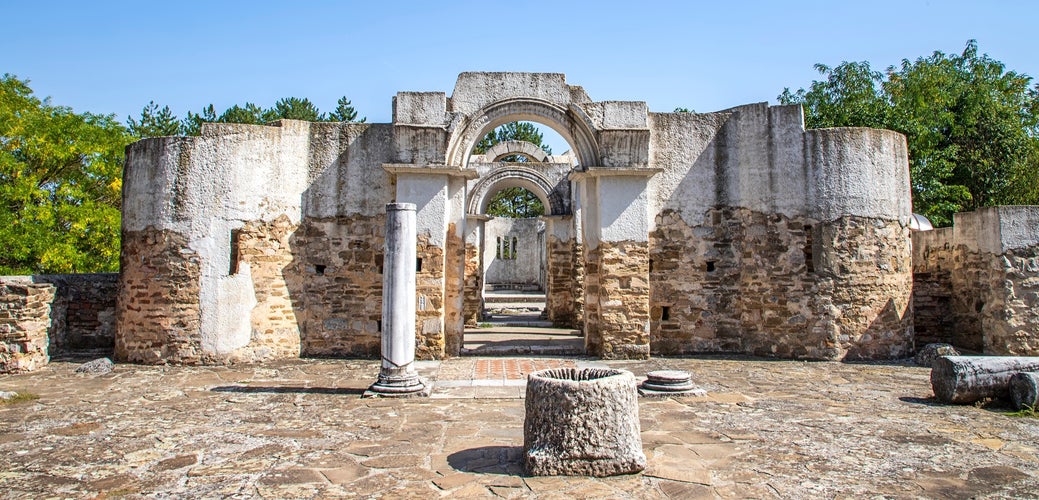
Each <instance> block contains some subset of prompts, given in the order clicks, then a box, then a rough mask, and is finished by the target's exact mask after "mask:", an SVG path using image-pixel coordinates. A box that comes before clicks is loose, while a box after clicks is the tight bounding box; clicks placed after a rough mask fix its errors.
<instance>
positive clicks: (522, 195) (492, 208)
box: [487, 187, 545, 219]
mask: <svg viewBox="0 0 1039 500" xmlns="http://www.w3.org/2000/svg"><path fill="white" fill-rule="evenodd" d="M487 215H491V216H494V217H509V218H513V219H525V218H527V217H539V216H542V215H545V205H544V204H543V203H541V200H540V199H538V197H537V196H535V195H534V193H531V192H530V191H528V190H526V189H523V188H521V187H511V188H505V189H502V190H501V191H498V192H497V193H495V194H494V196H493V197H491V201H490V202H489V203H488V204H487Z"/></svg>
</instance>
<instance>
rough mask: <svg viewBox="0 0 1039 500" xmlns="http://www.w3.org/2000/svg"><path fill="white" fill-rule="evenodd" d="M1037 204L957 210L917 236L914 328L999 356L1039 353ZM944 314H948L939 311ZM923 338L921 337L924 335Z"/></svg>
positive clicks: (1038, 222)
mask: <svg viewBox="0 0 1039 500" xmlns="http://www.w3.org/2000/svg"><path fill="white" fill-rule="evenodd" d="M1036 228H1039V207H1034V206H1033V207H991V208H983V209H980V210H978V211H976V212H971V213H963V214H956V216H955V217H954V219H953V227H951V228H944V229H937V230H934V231H921V232H917V233H914V234H913V270H914V273H915V276H916V284H915V288H914V291H913V293H914V301H915V302H916V303H917V304H918V306H917V308H918V311H922V312H923V314H920V313H919V312H918V318H919V319H918V320H917V328H918V329H922V330H923V331H924V332H927V337H925V338H926V339H927V340H930V339H936V340H941V341H947V342H951V343H952V344H954V345H956V346H959V347H962V348H966V349H970V350H974V351H979V352H983V353H985V354H994V355H1013V356H1036V355H1039V232H1037V231H1036ZM943 313H945V316H944V317H943V316H941V314H943ZM921 341H923V339H921Z"/></svg>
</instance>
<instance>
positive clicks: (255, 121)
mask: <svg viewBox="0 0 1039 500" xmlns="http://www.w3.org/2000/svg"><path fill="white" fill-rule="evenodd" d="M272 117H273V115H272V113H271V112H270V111H269V110H265V109H263V108H261V107H259V106H257V105H255V104H253V103H251V102H247V103H245V105H244V106H239V105H237V104H235V105H234V106H231V107H230V108H227V110H226V111H224V112H223V113H221V114H220V116H219V117H217V119H216V121H217V122H220V123H243V124H247V125H263V124H264V123H267V122H268V121H270V119H271V118H272Z"/></svg>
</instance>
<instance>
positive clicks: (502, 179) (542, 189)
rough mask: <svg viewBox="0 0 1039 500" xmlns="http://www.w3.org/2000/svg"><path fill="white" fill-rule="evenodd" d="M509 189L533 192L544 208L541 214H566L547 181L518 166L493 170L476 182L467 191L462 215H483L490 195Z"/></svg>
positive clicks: (535, 173) (541, 176)
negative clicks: (543, 212) (517, 188)
mask: <svg viewBox="0 0 1039 500" xmlns="http://www.w3.org/2000/svg"><path fill="white" fill-rule="evenodd" d="M512 187H520V188H523V189H526V190H527V191H530V192H531V193H534V196H537V197H538V199H539V200H541V203H542V204H543V205H544V206H545V215H564V214H567V213H569V207H568V206H567V204H566V203H565V200H564V199H563V197H562V196H560V195H559V193H558V192H557V191H558V190H557V189H555V187H554V186H553V185H552V183H551V182H550V181H549V180H548V178H546V177H545V176H544V175H542V174H541V172H538V171H537V170H534V169H532V168H528V167H522V166H518V165H510V166H508V167H505V168H500V169H497V170H495V171H493V172H491V173H490V174H487V175H486V176H484V177H483V178H481V179H480V180H479V181H477V183H476V184H475V185H474V186H473V187H472V189H471V190H470V192H469V201H468V205H467V206H466V213H468V214H469V215H483V214H485V213H486V212H487V205H488V204H490V202H491V198H492V197H493V195H494V194H495V193H497V192H498V191H501V190H502V189H508V188H512Z"/></svg>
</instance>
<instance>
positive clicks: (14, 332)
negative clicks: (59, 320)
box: [0, 280, 56, 373]
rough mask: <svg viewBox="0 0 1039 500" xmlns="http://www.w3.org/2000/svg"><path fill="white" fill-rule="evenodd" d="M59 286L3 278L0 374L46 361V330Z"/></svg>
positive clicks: (1, 286)
mask: <svg viewBox="0 0 1039 500" xmlns="http://www.w3.org/2000/svg"><path fill="white" fill-rule="evenodd" d="M55 291H56V288H55V286H54V285H51V284H46V283H22V282H18V281H15V280H11V281H8V280H4V281H0V373H18V372H27V371H32V370H35V369H37V368H40V367H41V366H43V365H45V364H47V362H48V361H49V360H50V357H49V354H48V350H47V349H48V344H49V341H48V339H47V329H48V328H50V325H51V303H52V302H53V301H54V296H55Z"/></svg>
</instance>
